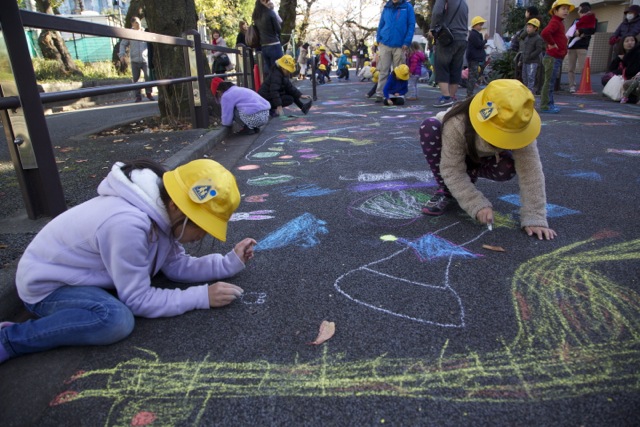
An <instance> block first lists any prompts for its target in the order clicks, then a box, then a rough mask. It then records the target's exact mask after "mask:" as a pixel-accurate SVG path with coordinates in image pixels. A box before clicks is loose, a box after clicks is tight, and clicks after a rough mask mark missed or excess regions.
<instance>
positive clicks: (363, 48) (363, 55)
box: [356, 39, 369, 76]
mask: <svg viewBox="0 0 640 427" xmlns="http://www.w3.org/2000/svg"><path fill="white" fill-rule="evenodd" d="M356 54H357V57H358V58H357V61H356V76H357V75H358V72H359V71H360V69H361V68H362V67H364V62H365V61H368V60H369V49H368V48H367V45H366V44H364V39H360V43H358V46H357V47H356Z"/></svg>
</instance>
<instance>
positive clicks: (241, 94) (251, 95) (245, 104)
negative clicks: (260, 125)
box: [220, 86, 271, 126]
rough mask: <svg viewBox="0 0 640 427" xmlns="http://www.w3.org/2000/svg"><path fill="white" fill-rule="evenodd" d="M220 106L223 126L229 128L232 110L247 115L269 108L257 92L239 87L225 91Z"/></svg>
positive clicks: (231, 120) (267, 102) (231, 121)
mask: <svg viewBox="0 0 640 427" xmlns="http://www.w3.org/2000/svg"><path fill="white" fill-rule="evenodd" d="M220 104H222V125H223V126H231V124H232V123H233V109H234V108H237V109H238V111H240V112H241V113H243V114H247V115H250V114H255V113H257V112H260V111H263V110H268V109H270V108H271V105H270V104H269V101H267V100H266V99H264V98H263V97H262V96H260V95H258V93H257V92H255V91H253V90H251V89H247V88H246V87H239V86H231V87H230V88H229V89H227V90H225V91H224V93H223V94H222V97H221V98H220Z"/></svg>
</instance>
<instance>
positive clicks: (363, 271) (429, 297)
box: [333, 223, 487, 328]
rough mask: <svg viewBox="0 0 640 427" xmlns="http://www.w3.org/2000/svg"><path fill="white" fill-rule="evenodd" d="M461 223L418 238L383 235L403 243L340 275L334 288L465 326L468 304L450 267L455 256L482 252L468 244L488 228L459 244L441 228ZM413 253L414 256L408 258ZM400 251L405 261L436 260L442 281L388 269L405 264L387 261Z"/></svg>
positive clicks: (435, 322) (389, 309)
mask: <svg viewBox="0 0 640 427" xmlns="http://www.w3.org/2000/svg"><path fill="white" fill-rule="evenodd" d="M457 224H458V223H455V224H452V225H450V226H448V227H445V228H443V229H441V230H439V231H437V232H435V233H429V234H425V235H423V236H421V237H419V238H417V239H415V240H408V239H403V238H395V239H394V238H393V237H392V236H389V235H386V236H383V237H382V239H383V240H384V241H394V242H395V243H396V244H399V245H401V246H403V248H402V249H400V250H399V251H396V252H394V253H393V254H391V255H389V256H387V257H385V258H382V259H379V260H375V261H372V262H370V263H368V264H365V265H363V266H360V267H358V268H356V269H353V270H350V271H348V272H346V273H345V274H343V275H341V276H340V277H338V278H337V279H336V281H335V282H334V285H333V286H334V288H335V289H336V291H338V292H339V293H340V294H341V295H343V296H344V297H346V298H347V299H349V300H350V301H352V302H354V303H356V304H358V305H361V306H363V307H367V308H370V309H372V310H375V311H379V312H381V313H384V314H386V315H390V316H395V317H399V318H402V319H405V320H410V321H413V322H418V323H422V324H425V325H431V326H439V327H445V328H463V327H464V326H465V314H464V306H463V304H462V300H461V299H460V296H459V295H458V293H457V292H456V291H455V289H454V288H453V287H452V286H451V283H450V281H449V271H450V269H451V264H452V261H453V259H454V258H463V259H465V258H467V259H473V258H477V257H479V256H480V255H477V254H474V253H473V252H471V251H469V250H467V249H465V248H464V246H466V245H468V244H470V243H472V242H474V241H475V240H477V239H479V238H480V237H481V236H482V235H483V234H485V233H486V232H487V231H486V230H483V231H482V232H481V233H480V234H479V235H478V236H477V237H475V238H474V239H472V240H470V241H468V242H466V243H464V244H462V245H456V244H454V243H452V242H449V241H447V240H445V239H443V238H442V237H440V236H438V235H437V234H436V233H439V232H441V231H444V230H445V229H447V228H449V227H452V226H455V225H457ZM410 253H412V254H413V256H412V257H409V260H407V259H406V257H407V255H408V254H410ZM399 257H403V258H405V259H403V260H402V262H403V263H404V262H410V261H411V259H414V260H415V259H417V260H418V261H419V262H421V263H424V262H429V263H431V264H433V265H430V267H429V268H430V269H431V270H432V271H435V270H440V269H441V271H442V277H441V278H438V279H437V283H426V282H424V281H423V280H420V279H417V278H416V279H412V278H408V277H401V276H398V275H396V274H392V273H390V272H388V271H386V270H387V269H389V271H396V270H397V269H398V268H399V267H397V266H396V268H395V269H393V268H389V267H387V264H389V265H391V264H392V263H394V264H395V263H396V262H399V261H398V259H397V258H399ZM409 290H410V292H409ZM408 294H410V295H411V298H410V299H408V298H406V295H408ZM416 295H418V296H416Z"/></svg>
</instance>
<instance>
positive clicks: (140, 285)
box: [0, 159, 256, 363]
mask: <svg viewBox="0 0 640 427" xmlns="http://www.w3.org/2000/svg"><path fill="white" fill-rule="evenodd" d="M239 203H240V193H239V191H238V187H237V185H236V181H235V178H234V177H233V175H232V174H231V172H229V171H228V170H226V169H225V168H224V167H223V166H222V165H220V164H219V163H217V162H215V161H213V160H210V159H199V160H194V161H192V162H190V163H187V164H185V165H182V166H179V167H178V168H176V169H174V170H171V171H166V170H165V169H164V167H163V166H162V165H159V164H157V163H154V162H151V161H147V160H141V161H135V162H130V163H116V164H115V165H114V166H113V167H112V169H111V172H110V173H109V174H108V175H107V177H106V178H105V179H104V180H103V181H102V182H101V183H100V186H99V187H98V196H97V197H95V198H93V199H91V200H88V201H86V202H84V203H82V204H80V205H77V206H75V207H73V208H71V209H69V210H67V211H66V212H64V213H62V214H60V215H58V216H57V217H55V218H54V219H53V220H51V222H49V223H48V224H47V225H46V226H45V227H44V228H43V229H42V230H41V231H40V232H39V233H38V234H37V235H36V237H35V238H34V239H33V241H32V242H31V244H29V246H28V247H27V249H26V250H25V252H24V254H23V256H22V258H21V259H20V262H19V263H18V270H17V273H16V286H17V290H18V295H19V296H20V299H22V301H23V302H24V304H25V306H26V308H27V309H28V310H29V311H30V312H31V313H32V314H33V315H34V316H36V317H37V318H36V319H33V320H28V321H26V322H24V323H11V322H2V323H0V363H2V362H4V361H6V360H7V359H9V358H14V357H18V356H21V355H24V354H29V353H36V352H40V351H45V350H50V349H53V348H56V347H61V346H82V345H107V344H112V343H115V342H117V341H120V340H122V339H124V338H126V337H127V336H129V334H131V332H132V331H133V327H134V323H135V322H134V316H140V317H147V318H155V317H172V316H177V315H180V314H183V313H185V312H187V311H190V310H195V309H208V308H210V307H222V306H224V305H227V304H229V303H231V302H232V301H234V300H235V299H236V298H238V297H240V296H241V295H242V293H243V291H242V289H241V288H240V287H238V286H236V285H233V284H230V283H226V282H221V281H218V280H220V279H225V278H227V277H231V276H234V275H236V274H237V273H238V272H240V271H241V270H242V269H244V266H245V264H246V263H247V262H248V261H249V260H250V259H251V258H252V257H253V247H254V245H255V244H256V241H255V240H253V239H251V238H246V239H243V240H242V241H241V242H239V243H238V244H236V245H235V247H234V249H233V250H232V251H230V252H229V253H227V254H226V255H221V254H209V255H206V256H202V257H199V258H196V257H192V256H190V255H188V254H187V253H186V252H185V250H184V248H183V246H182V244H183V243H189V242H195V241H199V240H201V239H202V238H203V237H204V236H205V235H206V234H211V235H212V236H214V237H215V238H217V239H219V240H222V241H225V240H226V235H227V222H228V221H229V218H230V217H231V214H232V213H233V212H234V211H235V209H236V208H237V207H238V204H239ZM160 271H162V272H163V273H164V274H165V275H166V276H167V277H168V278H169V279H170V280H174V281H179V282H184V283H194V282H209V283H211V282H215V283H213V284H204V285H198V286H191V287H188V288H186V289H161V288H156V287H154V286H152V284H151V278H152V277H153V276H154V275H156V274H157V273H158V272H160Z"/></svg>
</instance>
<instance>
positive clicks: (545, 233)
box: [524, 225, 558, 240]
mask: <svg viewBox="0 0 640 427" xmlns="http://www.w3.org/2000/svg"><path fill="white" fill-rule="evenodd" d="M524 231H525V232H526V233H527V235H529V236H533V235H534V234H535V235H536V236H538V239H539V240H542V239H543V238H544V240H553V238H554V237H556V236H557V235H558V233H556V232H555V231H553V230H552V229H550V228H547V227H536V226H530V225H528V226H526V227H524Z"/></svg>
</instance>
